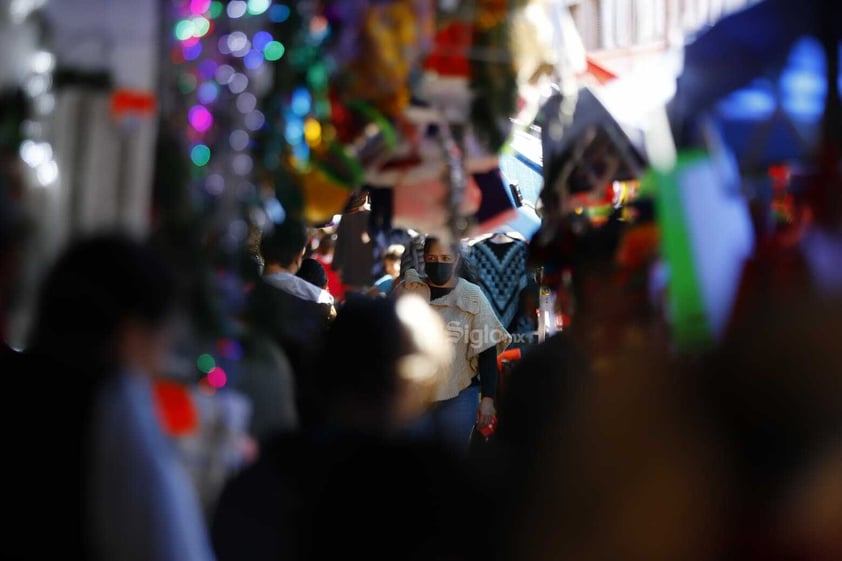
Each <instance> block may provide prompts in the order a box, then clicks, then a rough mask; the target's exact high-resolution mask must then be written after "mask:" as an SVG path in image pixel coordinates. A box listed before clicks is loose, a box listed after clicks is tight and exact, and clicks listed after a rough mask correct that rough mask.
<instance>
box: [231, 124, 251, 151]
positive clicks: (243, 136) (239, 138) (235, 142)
mask: <svg viewBox="0 0 842 561" xmlns="http://www.w3.org/2000/svg"><path fill="white" fill-rule="evenodd" d="M249 140H250V138H249V133H247V132H246V131H244V130H242V129H237V130H235V131H232V132H231V134H230V135H228V144H230V145H231V149H232V150H235V151H237V152H239V151H241V150H245V149H246V148H248V145H249Z"/></svg>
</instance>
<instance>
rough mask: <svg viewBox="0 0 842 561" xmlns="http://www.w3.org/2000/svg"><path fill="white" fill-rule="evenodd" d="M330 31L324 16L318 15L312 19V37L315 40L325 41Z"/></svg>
mask: <svg viewBox="0 0 842 561" xmlns="http://www.w3.org/2000/svg"><path fill="white" fill-rule="evenodd" d="M328 33H330V26H329V25H328V23H327V19H326V18H325V17H324V16H316V17H314V18H313V19H312V20H310V37H312V38H313V40H315V41H319V42H320V41H323V40H324V39H325V37H327V36H328Z"/></svg>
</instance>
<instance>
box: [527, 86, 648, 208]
mask: <svg viewBox="0 0 842 561" xmlns="http://www.w3.org/2000/svg"><path fill="white" fill-rule="evenodd" d="M565 103H566V101H565V100H564V98H563V97H562V95H561V94H557V95H555V96H553V97H551V98H550V99H549V100H548V101H547V103H546V104H545V105H544V107H543V109H542V111H541V115H540V116H539V123H540V125H541V136H542V145H543V167H544V180H545V191H546V190H547V189H548V188H553V186H554V184H555V183H556V181H557V180H558V179H559V178H560V177H561V176H562V175H563V176H564V177H563V180H564V181H565V182H566V183H567V184H568V187H569V189H570V192H572V193H577V192H585V191H590V190H593V189H594V188H598V187H600V186H603V185H605V184H607V183H610V182H612V181H619V180H627V179H634V178H637V177H639V176H640V174H641V173H642V170H643V169H644V167H645V165H646V162H645V160H644V157H643V155H642V152H641V150H640V147H638V146H635V143H634V142H633V141H632V139H631V138H630V136H629V134H627V132H626V131H625V130H624V129H623V127H622V126H620V124H619V123H618V122H617V120H616V119H615V118H614V116H613V115H612V114H611V113H610V112H609V110H608V109H607V108H606V106H605V105H604V104H603V102H602V101H601V100H600V98H599V97H598V95H597V93H596V92H595V91H594V90H592V89H590V88H583V89H581V90H579V93H578V96H577V99H576V104H575V108H574V109H573V113H572V118H570V119H569V123H567V124H565V122H564V119H565V112H566V111H567V110H566V109H565V107H564V104H565ZM565 125H566V126H565ZM568 172H569V173H568Z"/></svg>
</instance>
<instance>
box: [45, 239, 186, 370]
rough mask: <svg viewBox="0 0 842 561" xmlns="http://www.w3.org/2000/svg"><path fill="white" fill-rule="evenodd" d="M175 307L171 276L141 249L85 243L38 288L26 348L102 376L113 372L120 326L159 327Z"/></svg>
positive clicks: (127, 243) (126, 242)
mask: <svg viewBox="0 0 842 561" xmlns="http://www.w3.org/2000/svg"><path fill="white" fill-rule="evenodd" d="M174 303H175V281H174V276H173V274H172V272H171V271H170V269H169V268H168V267H167V266H166V265H165V264H164V263H163V261H162V260H161V259H160V258H159V257H158V256H157V255H156V254H155V253H153V252H152V251H151V250H150V249H148V248H147V247H146V246H145V245H143V244H141V243H139V242H137V241H134V240H132V239H131V238H129V237H127V236H124V235H119V234H112V235H98V236H96V237H91V238H88V239H84V240H81V241H78V242H76V243H74V244H73V245H71V246H70V247H69V248H68V249H67V250H66V251H65V252H64V253H63V254H62V255H61V256H60V257H59V259H58V261H57V262H56V263H55V264H54V265H53V267H52V269H51V270H50V272H49V273H48V275H47V277H46V279H45V281H44V283H43V285H42V287H41V292H40V297H39V300H38V310H37V315H36V319H35V324H34V329H33V332H32V336H31V341H30V348H31V349H32V350H33V351H35V352H38V353H41V354H44V355H48V356H50V357H51V358H53V359H55V360H58V361H60V362H63V363H67V364H68V365H70V366H74V367H79V368H81V369H82V371H83V372H88V373H90V374H91V375H107V374H109V373H111V372H112V371H113V369H114V368H116V366H117V364H116V356H115V352H116V348H115V346H116V344H117V339H116V338H117V333H118V332H119V328H120V326H121V325H122V324H123V323H124V322H125V321H127V320H137V321H140V322H142V323H144V324H147V325H149V326H153V327H154V326H157V325H160V324H161V323H163V321H164V320H165V318H166V317H167V316H168V315H169V313H170V312H171V310H172V308H173V306H174Z"/></svg>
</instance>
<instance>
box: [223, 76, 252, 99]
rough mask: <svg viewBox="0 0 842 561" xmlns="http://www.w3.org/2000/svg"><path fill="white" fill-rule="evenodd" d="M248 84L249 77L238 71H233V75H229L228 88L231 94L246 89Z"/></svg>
mask: <svg viewBox="0 0 842 561" xmlns="http://www.w3.org/2000/svg"><path fill="white" fill-rule="evenodd" d="M248 85H249V79H248V78H247V77H246V75H245V74H242V73H240V72H235V73H234V75H233V76H231V80H229V81H228V89H229V90H231V93H233V94H239V93H242V92H244V91H246V88H247V87H248Z"/></svg>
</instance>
